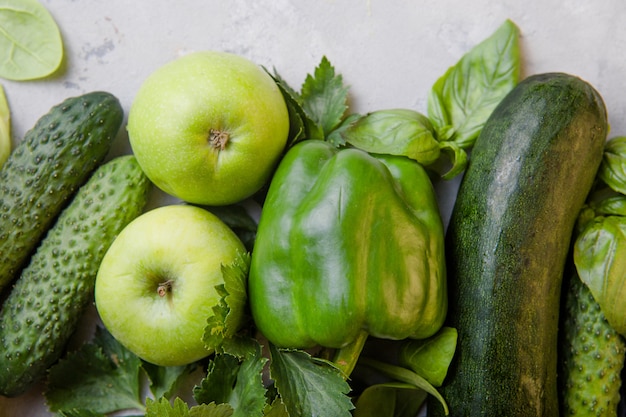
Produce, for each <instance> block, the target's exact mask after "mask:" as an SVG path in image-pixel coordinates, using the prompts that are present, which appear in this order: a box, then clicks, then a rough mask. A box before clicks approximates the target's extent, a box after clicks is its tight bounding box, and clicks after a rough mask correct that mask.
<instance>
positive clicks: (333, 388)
mask: <svg viewBox="0 0 626 417" xmlns="http://www.w3.org/2000/svg"><path fill="white" fill-rule="evenodd" d="M270 354H271V362H270V374H271V376H272V378H273V379H274V381H275V384H276V389H277V390H278V393H279V394H280V396H281V398H282V401H283V402H284V403H285V406H286V407H287V410H288V412H289V415H290V416H291V417H300V416H336V417H340V416H346V417H350V416H351V413H350V410H352V409H353V408H354V406H353V404H352V401H351V400H350V398H349V397H348V396H347V394H348V392H350V386H349V385H348V383H347V382H346V381H345V380H344V379H343V376H342V374H341V372H340V371H339V370H338V369H337V368H335V367H334V366H333V365H332V364H331V363H330V362H328V361H325V360H322V359H319V358H315V357H313V356H311V355H309V354H308V353H306V352H304V351H300V350H286V349H278V348H276V347H275V346H273V345H272V344H270Z"/></svg>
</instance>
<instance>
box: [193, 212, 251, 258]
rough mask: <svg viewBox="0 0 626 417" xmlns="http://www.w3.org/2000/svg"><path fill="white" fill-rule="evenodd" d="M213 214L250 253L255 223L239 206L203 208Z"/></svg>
mask: <svg viewBox="0 0 626 417" xmlns="http://www.w3.org/2000/svg"><path fill="white" fill-rule="evenodd" d="M203 208H205V209H206V210H208V211H210V212H211V213H213V214H215V215H216V216H217V217H219V219H220V220H222V221H223V222H224V223H226V225H227V226H228V227H229V228H230V229H231V230H232V231H233V232H235V234H236V235H237V237H239V239H240V240H241V241H242V242H243V244H244V246H245V247H246V249H247V250H248V251H250V252H252V248H253V247H254V240H255V238H256V230H257V223H256V221H255V220H254V219H253V218H252V216H251V215H250V213H249V212H248V210H247V209H246V208H245V207H244V206H243V205H241V204H231V205H226V206H205V207H203Z"/></svg>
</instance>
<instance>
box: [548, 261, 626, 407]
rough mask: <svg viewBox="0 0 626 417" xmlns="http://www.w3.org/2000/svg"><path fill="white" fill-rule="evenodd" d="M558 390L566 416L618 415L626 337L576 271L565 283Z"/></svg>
mask: <svg viewBox="0 0 626 417" xmlns="http://www.w3.org/2000/svg"><path fill="white" fill-rule="evenodd" d="M564 285H565V291H564V308H565V310H564V314H563V320H562V331H561V335H560V340H561V343H560V347H559V354H560V355H561V356H560V358H559V381H560V383H559V390H560V395H561V411H562V415H564V416H580V417H586V416H589V417H592V416H596V417H597V416H603V417H617V407H618V404H619V401H620V392H619V390H620V386H621V385H622V383H621V382H622V379H621V372H622V368H623V366H624V358H625V354H626V342H625V341H624V338H623V337H622V336H620V335H619V334H618V333H617V332H616V331H615V329H613V327H611V325H610V324H609V322H608V321H607V320H606V318H605V317H604V314H603V313H602V310H601V308H600V305H599V304H598V303H597V302H596V300H595V299H594V298H593V295H592V294H591V291H590V290H589V288H588V287H587V286H586V285H585V284H584V283H583V282H582V281H581V280H580V278H579V276H578V274H576V273H573V274H572V275H571V276H569V279H567V280H566V281H565V282H564Z"/></svg>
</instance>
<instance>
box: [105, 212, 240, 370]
mask: <svg viewBox="0 0 626 417" xmlns="http://www.w3.org/2000/svg"><path fill="white" fill-rule="evenodd" d="M245 253H246V249H245V247H244V245H243V243H242V242H241V241H240V240H239V238H238V237H237V235H235V233H234V232H233V231H232V230H231V229H230V228H228V227H227V226H226V225H225V224H224V223H223V222H222V221H220V220H219V219H218V218H217V217H216V216H214V215H213V214H211V213H210V212H208V211H206V210H204V209H202V208H199V207H195V206H190V205H181V204H175V205H169V206H162V207H158V208H156V209H153V210H150V211H148V212H147V213H144V214H142V215H141V216H140V217H138V218H137V219H135V220H133V222H131V223H130V224H129V225H128V226H127V227H125V228H124V230H123V231H122V232H121V233H120V234H119V236H118V237H117V238H116V239H115V241H114V242H113V244H112V245H111V247H110V249H109V250H108V251H107V253H106V255H105V257H104V259H103V260H102V263H101V265H100V269H99V271H98V277H97V279H96V286H95V301H96V307H97V310H98V313H99V315H100V318H101V319H102V322H103V323H104V325H105V326H106V328H107V329H108V330H109V331H110V332H111V333H112V334H113V336H114V337H115V338H116V339H117V340H119V341H120V342H121V343H122V344H123V345H124V346H126V347H127V348H128V349H129V350H130V351H132V352H133V353H135V354H136V355H137V356H139V357H140V358H142V359H144V360H146V361H148V362H151V363H154V364H156V365H161V366H179V365H186V364H189V363H191V362H194V361H197V360H200V359H202V358H204V357H206V356H208V355H209V354H210V353H212V351H213V349H209V348H208V347H207V346H205V342H204V341H203V334H204V328H205V327H206V326H207V319H209V318H210V317H213V316H214V315H215V312H214V308H215V307H216V306H217V305H218V304H219V302H220V300H221V299H222V293H221V292H220V290H219V288H218V287H219V286H220V285H223V284H224V274H225V272H224V269H225V268H235V267H236V268H238V270H239V271H240V275H243V277H244V282H245V276H246V274H247V271H248V262H247V258H245V259H244V257H243V256H244V254H245ZM226 290H227V291H228V288H227V289H226ZM228 292H229V294H230V295H232V296H239V294H233V293H232V292H230V291H228ZM241 292H242V293H243V298H242V300H243V301H242V304H245V300H246V297H245V287H244V289H243V290H242V291H241ZM231 299H232V297H231ZM229 301H230V299H229ZM229 306H230V307H231V312H232V313H233V315H238V314H242V313H243V309H244V307H243V306H241V307H240V308H239V309H237V311H235V309H234V306H235V304H234V303H232V302H231V303H230V304H229ZM240 322H241V319H240V318H234V319H231V323H232V324H231V326H232V331H233V332H236V331H237V330H238V329H239V325H240Z"/></svg>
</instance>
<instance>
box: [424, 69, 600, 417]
mask: <svg viewBox="0 0 626 417" xmlns="http://www.w3.org/2000/svg"><path fill="white" fill-rule="evenodd" d="M607 130H608V127H607V114H606V108H605V105H604V102H603V100H602V98H601V96H600V95H599V93H598V92H597V91H596V90H595V89H594V88H593V87H592V86H591V85H589V84H588V83H587V82H584V81H583V80H581V79H580V78H577V77H574V76H571V75H568V74H563V73H549V74H538V75H534V76H531V77H528V78H526V79H525V80H523V81H522V82H520V83H519V84H518V85H517V86H516V87H515V88H514V89H513V90H512V91H511V92H510V93H509V94H508V95H507V96H506V97H505V98H504V99H503V101H502V102H501V103H500V104H499V105H498V106H497V108H496V109H495V110H494V112H493V113H492V115H491V116H490V117H489V119H488V120H487V122H486V124H485V126H484V127H483V130H482V132H481V134H480V135H479V137H478V139H477V141H476V143H475V146H474V149H473V150H472V154H471V160H470V162H469V165H468V169H467V171H466V173H465V176H464V178H463V180H462V182H461V184H460V187H459V192H458V195H457V199H456V201H455V205H454V208H453V211H452V215H451V219H450V223H449V226H448V230H447V234H446V256H447V265H448V276H449V290H450V294H449V297H450V298H449V306H450V310H449V313H448V319H447V325H448V326H450V327H454V328H456V329H457V331H458V345H457V352H456V354H455V358H454V360H453V363H452V364H451V367H450V370H449V373H448V376H447V377H446V380H445V381H444V385H443V386H442V388H441V390H442V391H441V392H442V394H443V396H444V398H445V399H446V401H447V402H448V405H449V407H450V415H451V416H455V417H458V416H487V417H489V416H498V417H502V416H506V417H515V416H535V417H536V416H547V417H555V416H558V415H559V406H558V398H557V397H558V396H557V331H558V318H559V317H558V316H559V299H560V294H561V293H560V290H561V283H562V276H563V271H564V266H565V261H566V258H567V253H568V249H569V245H570V240H571V236H572V231H573V228H574V225H575V222H576V219H577V216H578V213H579V211H580V209H581V207H582V205H583V203H584V201H585V199H586V197H587V194H588V192H589V190H590V188H591V185H592V183H593V181H594V178H595V175H596V171H597V169H598V167H599V164H600V161H601V159H602V152H603V145H604V142H605V140H606V135H607ZM441 414H442V411H441V407H439V406H438V404H437V403H435V402H433V403H432V404H429V415H441Z"/></svg>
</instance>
